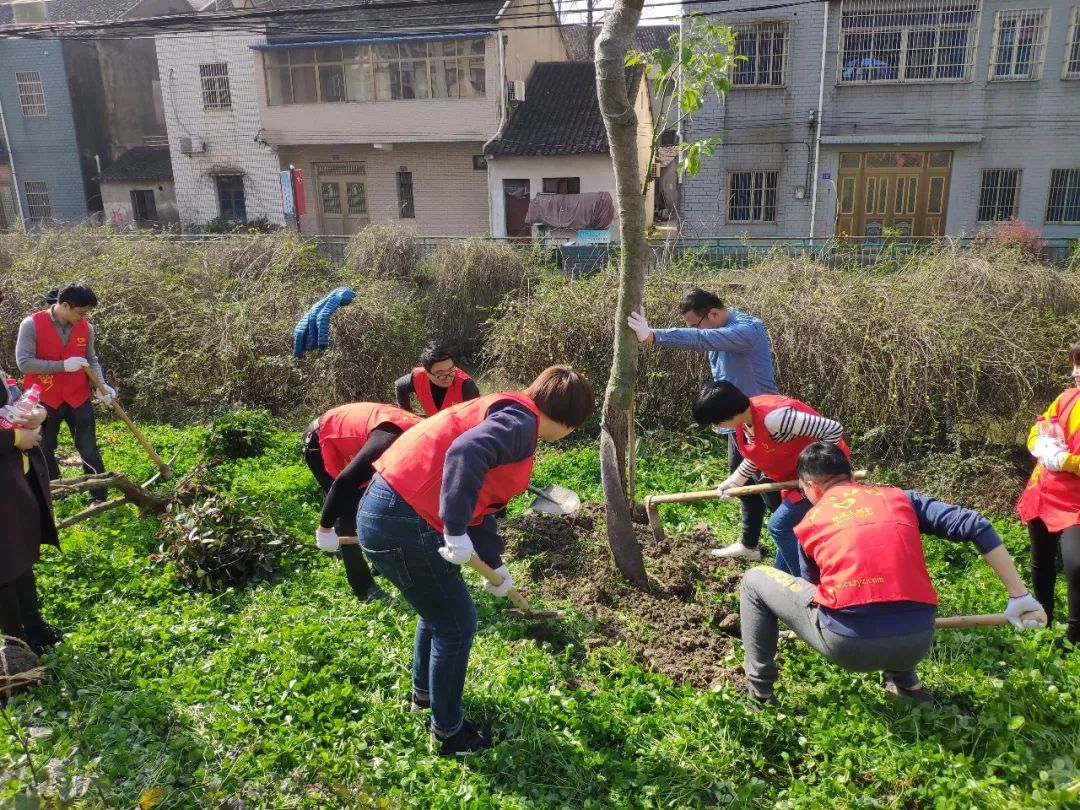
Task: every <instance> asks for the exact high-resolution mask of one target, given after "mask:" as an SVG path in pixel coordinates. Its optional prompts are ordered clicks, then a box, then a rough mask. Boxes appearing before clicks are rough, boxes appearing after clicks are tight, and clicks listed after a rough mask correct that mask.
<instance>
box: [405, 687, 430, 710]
mask: <svg viewBox="0 0 1080 810" xmlns="http://www.w3.org/2000/svg"><path fill="white" fill-rule="evenodd" d="M430 708H431V698H430V697H420V695H418V694H416V692H413V693H412V702H411V703H410V704H409V711H410V712H413V713H414V714H415V713H416V712H422V711H424V710H425V709H430Z"/></svg>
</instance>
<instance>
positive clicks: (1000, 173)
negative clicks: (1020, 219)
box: [979, 169, 1020, 222]
mask: <svg viewBox="0 0 1080 810" xmlns="http://www.w3.org/2000/svg"><path fill="white" fill-rule="evenodd" d="M1019 196H1020V170H1019V169H987V170H986V171H984V172H983V173H982V186H981V188H980V189H979V222H998V221H1001V220H1005V219H1012V218H1013V217H1015V216H1016V203H1017V199H1018V198H1019Z"/></svg>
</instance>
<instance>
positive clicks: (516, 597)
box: [469, 496, 576, 619]
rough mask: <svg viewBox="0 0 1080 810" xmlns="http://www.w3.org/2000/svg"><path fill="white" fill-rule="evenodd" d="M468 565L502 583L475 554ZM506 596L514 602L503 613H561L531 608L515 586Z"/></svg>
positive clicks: (549, 615) (533, 616) (542, 615)
mask: <svg viewBox="0 0 1080 810" xmlns="http://www.w3.org/2000/svg"><path fill="white" fill-rule="evenodd" d="M575 497H576V496H575ZM469 567H470V568H472V569H473V570H474V571H479V572H480V574H481V576H483V577H484V579H486V580H487V581H488V582H490V583H491V584H492V585H501V584H502V581H503V578H502V575H501V574H498V573H496V571H495V570H494V569H493V568H492V567H491V566H490V565H488V564H487V563H486V562H484V561H483V560H481V559H480V558H479V557H477V556H476V555H475V554H473V555H472V558H471V559H470V560H469ZM506 598H507V599H509V600H510V601H511V602H513V603H514V607H513V608H512V609H507V610H504V611H503V613H509V614H511V615H514V616H523V617H524V618H526V619H558V618H559V617H560V616H562V615H563V614H562V611H561V610H533V609H532V605H530V604H529V600H528V599H526V598H525V596H524V594H522V593H521V591H519V590H518V589H517V588H511V589H510V590H509V591H508V592H507V594H506Z"/></svg>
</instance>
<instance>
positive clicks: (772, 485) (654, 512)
mask: <svg viewBox="0 0 1080 810" xmlns="http://www.w3.org/2000/svg"><path fill="white" fill-rule="evenodd" d="M867 475H868V473H867V472H866V470H858V471H856V472H854V473H852V474H851V477H852V479H853V480H855V481H862V480H863V479H864V478H866V476H867ZM798 486H799V482H798V481H771V482H769V483H767V484H751V485H750V486H747V487H732V488H731V489H729V490H727V491H726V492H725V493H724V495H725V496H730V497H732V498H739V497H742V496H744V495H760V494H762V493H763V492H779V491H780V490H782V489H797V488H798ZM719 497H720V495H719V493H717V491H716V490H715V489H706V490H703V491H700V492H675V493H673V494H671V495H650V496H649V497H648V498H646V499H645V512H646V514H648V516H649V526H650V527H651V528H652V533H653V537H655V538H656V542H658V543H659V542H661V541H662V540H663V539H664V524H663V523H661V522H660V509H659V506H660V504H662V503H687V502H689V501H707V500H711V499H714V498H719Z"/></svg>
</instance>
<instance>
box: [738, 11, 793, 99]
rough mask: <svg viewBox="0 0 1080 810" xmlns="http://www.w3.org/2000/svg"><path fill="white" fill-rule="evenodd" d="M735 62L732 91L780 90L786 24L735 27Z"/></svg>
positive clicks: (774, 23)
mask: <svg viewBox="0 0 1080 810" xmlns="http://www.w3.org/2000/svg"><path fill="white" fill-rule="evenodd" d="M733 27H734V29H735V56H736V57H740V58H738V59H737V61H736V62H735V66H734V67H733V68H732V72H731V83H732V84H733V85H734V86H735V87H782V86H783V84H784V53H785V51H786V50H787V48H786V45H787V23H779V22H764V23H753V24H751V25H736V26H733Z"/></svg>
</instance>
